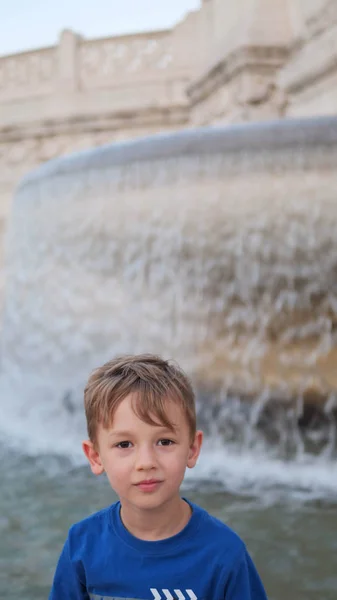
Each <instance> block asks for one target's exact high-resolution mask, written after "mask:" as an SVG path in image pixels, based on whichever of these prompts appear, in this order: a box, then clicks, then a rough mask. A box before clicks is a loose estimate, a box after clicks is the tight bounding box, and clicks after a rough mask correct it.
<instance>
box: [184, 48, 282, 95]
mask: <svg viewBox="0 0 337 600" xmlns="http://www.w3.org/2000/svg"><path fill="white" fill-rule="evenodd" d="M287 57H288V50H287V49H286V48H284V47H278V46H274V47H270V46H268V47H266V46H246V47H241V48H238V49H236V50H233V51H232V52H230V53H229V54H227V55H226V56H225V57H224V58H222V59H221V60H219V61H218V62H217V63H216V64H215V65H214V66H213V67H211V68H210V69H209V70H208V71H207V72H206V73H205V74H204V75H203V76H202V77H201V78H200V79H197V80H196V81H194V82H193V83H192V84H191V85H190V86H189V87H188V88H187V94H188V96H189V98H190V100H191V102H192V104H196V103H197V102H200V101H202V100H204V99H205V98H207V97H208V96H209V95H210V94H212V93H213V92H215V91H216V90H217V89H218V88H219V87H221V86H222V85H224V84H226V83H227V82H228V81H230V80H231V79H232V78H233V77H235V75H237V74H238V73H239V72H241V71H243V70H245V69H255V68H263V69H264V70H266V69H267V70H270V71H271V72H274V71H276V70H277V69H279V68H280V67H281V66H283V65H284V63H285V61H286V59H287Z"/></svg>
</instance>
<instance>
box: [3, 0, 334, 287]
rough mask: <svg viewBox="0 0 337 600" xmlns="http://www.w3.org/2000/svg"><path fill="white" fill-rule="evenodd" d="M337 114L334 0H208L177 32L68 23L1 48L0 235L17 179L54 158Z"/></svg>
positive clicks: (174, 29)
mask: <svg viewBox="0 0 337 600" xmlns="http://www.w3.org/2000/svg"><path fill="white" fill-rule="evenodd" d="M336 112H337V3H336V0H236V2H224V1H223V0H203V2H202V5H201V8H200V10H199V11H195V12H192V13H190V14H188V15H187V16H186V18H185V19H184V20H183V21H182V22H181V23H179V24H178V25H177V26H176V27H175V28H173V29H172V30H167V31H154V32H149V33H143V34H137V35H125V36H118V37H112V38H105V39H98V40H85V39H83V38H82V37H81V36H79V35H77V34H75V33H73V32H71V31H64V32H63V33H62V34H61V36H60V39H59V43H58V45H57V46H55V47H51V48H43V49H39V50H36V51H30V52H23V53H21V54H16V55H12V56H4V57H0V238H1V237H2V234H3V232H4V231H5V229H6V221H7V216H8V212H9V209H10V201H11V197H12V195H13V191H14V189H15V186H16V185H17V183H18V181H19V180H20V178H21V177H22V176H23V175H24V174H25V173H26V172H27V171H29V170H30V169H32V168H33V167H34V166H36V165H38V164H39V163H41V162H44V161H46V160H49V159H51V158H53V157H57V156H60V155H64V154H68V153H70V152H73V151H77V150H81V149H85V148H88V147H92V146H99V145H102V144H105V143H109V142H112V141H115V140H120V139H124V138H128V137H137V136H142V135H145V134H149V133H154V132H157V131H169V130H172V129H179V128H181V127H186V126H199V125H209V124H217V123H233V122H239V121H248V120H261V119H270V118H279V117H286V116H310V115H315V116H317V115H323V114H335V113H336ZM1 245H2V244H1ZM0 263H1V256H0ZM0 285H1V283H0Z"/></svg>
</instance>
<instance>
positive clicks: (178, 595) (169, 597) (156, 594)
mask: <svg viewBox="0 0 337 600" xmlns="http://www.w3.org/2000/svg"><path fill="white" fill-rule="evenodd" d="M150 591H151V592H152V594H153V598H154V600H163V599H166V600H198V597H197V596H196V595H195V593H194V592H193V590H185V594H184V593H183V592H182V591H181V590H174V591H173V593H174V595H173V594H171V592H170V590H159V591H158V590H157V589H156V588H151V590H150ZM160 592H162V593H163V594H164V595H163V596H162V595H161V593H160ZM186 594H187V595H186Z"/></svg>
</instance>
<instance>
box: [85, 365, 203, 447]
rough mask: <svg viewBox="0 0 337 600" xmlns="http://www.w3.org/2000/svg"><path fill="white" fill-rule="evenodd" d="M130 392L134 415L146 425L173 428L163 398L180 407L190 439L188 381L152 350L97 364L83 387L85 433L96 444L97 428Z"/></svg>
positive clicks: (193, 423) (191, 410) (192, 409)
mask: <svg viewBox="0 0 337 600" xmlns="http://www.w3.org/2000/svg"><path fill="white" fill-rule="evenodd" d="M130 394H132V395H133V397H134V399H135V401H134V402H133V409H134V411H135V413H136V415H137V416H138V417H139V418H140V419H141V420H142V421H144V422H145V423H148V424H150V425H159V424H160V425H164V426H165V427H167V428H168V429H170V428H173V427H174V424H173V423H170V421H169V419H168V416H167V411H166V403H167V401H170V402H175V403H176V404H177V405H178V406H180V407H181V409H182V412H183V414H184V416H185V418H186V422H187V424H188V429H189V434H190V441H191V443H192V442H193V440H194V437H195V433H196V414H195V398H194V392H193V389H192V386H191V383H190V381H189V379H188V377H187V376H186V375H185V373H184V372H183V371H182V370H181V369H180V368H179V367H178V366H177V365H175V364H173V363H171V362H168V361H166V360H163V359H161V358H160V357H158V356H155V355H152V354H141V355H131V356H120V357H117V358H115V359H113V360H110V361H109V362H107V363H105V364H104V365H103V366H102V367H99V368H98V369H96V370H95V371H93V373H92V374H91V376H90V377H89V380H88V383H87V385H86V387H85V390H84V406H85V414H86V419H87V428H88V436H89V439H90V440H91V442H92V443H93V444H94V445H97V430H98V427H99V426H101V427H103V428H105V429H106V428H108V427H109V426H110V425H111V424H112V422H113V418H114V414H115V412H116V409H117V408H118V406H119V405H120V403H121V402H122V401H123V400H124V399H125V398H126V397H127V396H129V395H130Z"/></svg>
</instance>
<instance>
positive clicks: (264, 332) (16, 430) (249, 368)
mask: <svg viewBox="0 0 337 600" xmlns="http://www.w3.org/2000/svg"><path fill="white" fill-rule="evenodd" d="M336 167H337V119H320V120H316V121H311V122H309V121H304V120H303V121H283V122H274V123H267V124H259V125H248V126H247V125H245V126H237V127H231V128H209V129H200V130H188V131H184V132H179V133H174V134H169V135H158V136H155V137H152V138H147V139H142V140H137V141H132V142H125V143H120V144H114V145H111V146H107V147H103V148H101V149H97V150H90V151H88V152H83V153H80V154H78V155H75V156H71V157H66V158H61V159H57V160H54V161H51V162H50V163H47V164H45V165H43V166H42V167H40V168H38V169H37V170H36V171H35V172H33V173H32V174H30V175H28V176H27V177H26V178H25V179H24V180H23V182H22V183H21V185H20V187H19V189H18V191H17V194H16V196H15V199H14V203H13V208H12V215H11V223H10V231H9V235H8V252H7V283H6V302H5V311H4V324H3V332H2V373H1V382H0V385H1V403H2V404H3V407H5V408H2V413H3V417H2V420H1V424H0V432H1V436H2V437H3V438H5V439H6V440H7V442H8V440H10V441H11V442H12V443H13V444H14V445H15V446H19V447H21V448H22V447H23V448H24V450H25V452H35V453H49V454H53V453H56V454H58V453H59V454H62V453H63V452H64V453H65V452H68V453H69V452H70V453H71V454H72V455H73V456H75V455H76V454H77V452H78V449H79V448H80V446H79V441H80V439H81V436H83V434H84V423H83V417H82V389H83V384H84V382H85V380H86V377H87V375H88V373H89V372H90V370H91V369H92V368H94V367H95V366H97V365H98V364H100V363H101V362H102V361H104V360H107V359H109V358H110V357H112V356H114V355H116V354H119V353H128V352H131V353H138V352H143V351H145V352H156V353H159V354H161V355H163V356H164V357H166V358H174V359H176V360H177V361H178V362H179V363H180V364H181V365H182V366H183V367H184V368H185V369H186V371H187V372H188V373H189V374H190V375H191V377H192V379H193V381H194V382H195V385H196V388H197V390H198V398H199V410H200V419H201V421H203V422H204V424H205V427H206V429H207V431H208V441H207V442H206V447H207V446H211V448H210V450H209V453H207V450H206V455H207V460H204V462H202V463H201V466H200V468H199V472H197V473H198V474H199V476H205V477H207V476H208V475H209V473H213V474H215V476H218V477H222V478H226V479H227V480H229V479H230V478H232V479H233V477H234V478H236V479H237V480H239V481H240V485H243V486H244V485H248V486H249V487H250V488H251V486H252V485H253V483H256V482H257V485H261V481H263V482H264V483H266V482H267V483H268V481H270V482H272V483H275V482H276V483H280V484H281V485H283V484H284V485H290V486H292V485H294V484H295V482H296V484H299V485H302V486H303V488H305V487H307V488H310V489H312V488H315V487H317V488H324V489H327V490H328V491H333V492H336V491H337V477H335V479H334V480H333V477H332V476H331V473H332V470H334V472H335V473H336V474H337V467H336V462H335V459H334V457H335V452H336V444H335V431H336V423H335V415H336V401H335V395H334V390H335V389H336V388H337V377H336V373H335V372H334V358H335V357H336V356H337V354H336V350H335V348H336V334H335V328H336V322H337V320H336V319H337V287H336V283H337V253H336V248H335V235H336V230H337V229H336V227H337V203H336V198H337V176H336ZM310 395H311V396H315V402H316V401H317V398H318V397H319V398H320V410H318V411H317V410H316V409H315V410H313V408H312V404H309V410H306V411H304V409H303V406H304V403H306V402H308V398H309V400H310ZM243 399H245V400H243ZM302 425H303V427H302ZM304 425H306V427H304ZM214 439H216V440H217V442H216V443H217V445H216V446H214V442H211V440H214ZM256 456H258V457H259V460H257V459H256ZM286 461H287V462H286Z"/></svg>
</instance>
